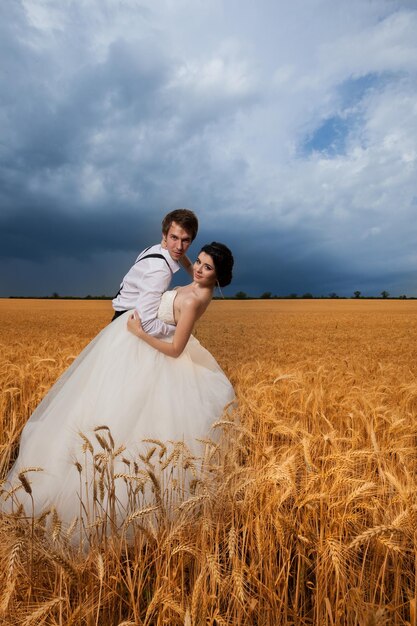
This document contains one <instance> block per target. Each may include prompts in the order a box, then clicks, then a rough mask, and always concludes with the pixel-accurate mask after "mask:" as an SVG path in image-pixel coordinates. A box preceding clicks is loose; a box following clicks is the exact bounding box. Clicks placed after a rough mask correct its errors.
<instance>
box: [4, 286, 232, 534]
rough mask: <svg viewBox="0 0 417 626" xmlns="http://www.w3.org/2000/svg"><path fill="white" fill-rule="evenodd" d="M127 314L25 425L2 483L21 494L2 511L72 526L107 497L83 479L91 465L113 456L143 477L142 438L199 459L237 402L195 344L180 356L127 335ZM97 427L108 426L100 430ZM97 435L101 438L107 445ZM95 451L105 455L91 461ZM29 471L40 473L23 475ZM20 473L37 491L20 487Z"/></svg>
mask: <svg viewBox="0 0 417 626" xmlns="http://www.w3.org/2000/svg"><path fill="white" fill-rule="evenodd" d="M176 293H177V292H176V291H175V290H174V291H167V292H165V293H164V295H163V297H162V300H161V305H160V307H159V311H158V317H159V319H161V320H163V321H164V322H167V323H170V324H173V323H174V313H173V302H174V298H175V295H176ZM128 315H129V313H126V314H124V315H121V316H120V317H119V318H117V319H116V320H115V321H114V322H112V323H111V324H109V325H108V326H106V327H105V328H104V329H103V330H102V331H101V332H100V333H99V334H98V335H97V337H95V339H93V340H92V341H91V343H90V344H89V345H88V346H87V347H86V348H85V349H84V350H83V351H82V352H81V354H80V355H79V356H78V357H77V358H76V359H75V361H74V362H73V363H72V365H71V366H70V367H69V369H68V370H67V371H66V372H65V373H64V374H63V375H62V376H61V378H60V379H58V381H57V382H56V384H55V385H54V386H53V387H52V389H51V390H50V392H49V393H48V394H47V395H46V397H45V398H44V399H43V401H42V402H41V403H40V404H39V406H38V407H37V409H36V410H35V411H34V413H33V414H32V416H31V417H30V419H29V420H28V422H27V424H26V426H25V428H24V430H23V432H22V437H21V441H20V449H19V455H18V458H17V460H16V462H15V464H14V465H13V467H12V469H11V471H10V472H9V475H8V476H7V480H6V485H5V487H6V490H7V489H9V490H10V488H11V487H13V486H19V488H18V490H17V491H16V492H15V493H14V494H13V496H12V497H10V496H9V497H7V498H6V500H5V501H4V502H3V503H2V504H1V508H2V509H3V510H4V511H6V512H11V511H16V509H17V507H18V504H19V503H21V504H23V506H24V510H25V513H26V515H31V514H32V513H34V514H35V516H38V515H40V514H41V513H42V512H43V511H45V510H46V509H48V508H51V506H54V507H55V509H56V511H57V513H58V515H59V517H60V518H61V520H62V521H63V522H64V523H66V524H70V523H71V521H73V520H74V517H75V516H77V515H78V514H79V513H80V511H81V517H82V514H83V512H86V511H87V510H88V507H89V506H90V504H91V503H88V502H86V500H87V499H88V497H90V498H91V494H92V493H93V491H95V497H96V499H97V501H99V500H100V498H99V497H98V496H97V486H96V487H95V488H94V489H93V487H92V486H91V480H92V479H91V478H86V476H88V475H89V474H88V471H89V470H88V468H87V465H86V463H87V464H88V462H89V463H90V464H91V465H94V464H95V465H96V466H97V465H100V463H101V462H102V461H103V458H104V457H106V456H107V461H108V459H109V458H110V459H111V464H112V466H113V471H114V472H115V473H116V474H117V472H119V473H125V474H126V472H132V467H135V468H136V469H135V471H136V472H137V471H138V469H137V467H138V466H137V464H136V462H135V459H137V460H139V457H138V454H139V453H141V452H142V454H143V453H144V450H145V453H146V444H144V443H143V440H144V439H148V438H151V439H154V440H160V441H161V442H167V441H183V442H184V443H185V444H186V446H187V447H188V448H189V449H190V450H191V452H192V454H193V455H199V454H201V452H202V444H201V443H200V442H198V441H196V438H204V437H207V435H208V434H209V431H210V426H211V424H212V423H213V422H214V421H216V420H218V419H219V418H220V417H221V415H222V413H223V410H224V408H225V406H226V405H228V403H230V402H231V401H233V399H234V391H233V388H232V386H231V384H230V382H229V381H228V379H227V378H226V376H225V374H224V372H223V371H222V370H221V368H220V367H219V365H218V364H217V362H216V360H215V359H214V358H213V356H212V355H211V354H210V353H209V352H208V351H207V350H206V349H205V348H203V347H202V346H201V344H200V343H199V341H198V340H197V339H196V338H195V337H193V336H191V337H190V339H189V341H188V343H187V346H186V348H185V350H184V352H183V353H182V354H181V356H179V357H178V358H177V359H174V358H171V357H168V356H165V355H164V354H162V353H161V352H159V351H157V350H155V349H154V348H151V347H150V346H148V345H147V344H146V343H145V342H144V341H141V340H140V339H138V338H137V337H136V336H134V335H133V334H132V333H130V332H129V331H128V330H127V328H126V322H127V316H128ZM100 426H103V427H105V428H104V429H102V430H99V431H96V433H94V429H96V428H97V427H100ZM107 428H108V429H109V431H108V430H107ZM109 432H110V434H111V437H110V436H109ZM80 433H83V435H84V439H83V438H82V437H81V435H80ZM96 434H97V435H99V437H101V439H102V442H101V444H100V445H98V443H97V441H98V438H97V437H96ZM85 438H87V440H88V442H90V444H91V445H89V444H88V443H87V441H86V439H85ZM103 439H104V440H105V441H104V444H103ZM106 442H107V443H106ZM113 442H114V444H113ZM83 445H84V453H83V450H82V446H83ZM122 445H124V446H125V447H126V449H125V450H124V451H123V452H118V454H116V455H115V456H114V455H113V454H112V451H113V452H114V451H115V450H116V449H117V448H118V447H119V448H120V446H122ZM147 445H148V448H149V444H147ZM92 446H94V454H98V457H95V461H94V463H93V462H92V458H93V450H92V449H91V448H92ZM103 446H104V447H103ZM97 448H98V449H97ZM107 448H108V449H107ZM159 449H160V448H159V447H158V450H159ZM100 454H101V456H100ZM88 459H90V461H88ZM128 462H131V465H130V466H129V465H128ZM77 464H78V465H77ZM28 468H42V471H34V470H30V471H25V470H27V469H28ZM81 468H82V469H81ZM90 470H91V468H90ZM22 471H24V479H23V481H24V480H25V478H26V480H27V481H28V482H29V485H30V489H28V488H27V485H26V490H25V488H24V485H22V484H21V483H22V480H21V479H20V478H19V474H20V476H22V474H21V472H22ZM89 481H90V484H89ZM118 483H120V486H119V487H117V494H116V495H117V502H118V511H119V514H118V518H120V517H122V516H123V514H124V512H126V511H129V506H128V504H127V502H126V498H127V496H126V490H129V489H130V487H131V483H130V482H129V481H123V480H119V481H118ZM29 491H31V492H32V493H31V494H30V493H29ZM88 493H89V494H90V496H88V495H87V494H88ZM101 500H103V496H101ZM81 501H82V502H83V504H82V506H81V507H80V503H81ZM133 506H134V504H133Z"/></svg>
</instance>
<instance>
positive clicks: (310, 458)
mask: <svg viewBox="0 0 417 626" xmlns="http://www.w3.org/2000/svg"><path fill="white" fill-rule="evenodd" d="M110 317H111V307H110V303H109V302H103V301H97V302H96V301H63V300H56V301H48V300H0V348H1V354H0V368H1V380H0V384H1V387H0V407H1V411H0V416H1V417H0V420H1V429H0V451H1V455H0V468H1V469H0V471H1V477H2V478H4V476H5V474H6V472H7V470H8V468H9V466H10V463H11V462H12V460H13V458H14V456H15V454H16V449H17V444H18V440H19V435H20V432H21V429H22V427H23V425H24V423H25V421H26V420H27V418H28V417H29V416H30V414H31V412H32V411H33V409H34V408H35V407H36V405H37V404H38V402H39V401H40V399H41V398H42V397H43V396H44V395H45V393H46V392H47V390H48V389H49V388H50V386H51V385H52V384H53V383H54V381H55V380H56V379H57V377H58V376H59V374H60V373H61V372H62V371H64V370H65V368H66V367H67V366H68V365H69V364H70V363H71V361H72V360H73V358H74V357H75V356H76V355H77V354H78V353H79V352H80V351H81V349H82V348H83V347H84V346H85V345H86V344H87V343H88V341H89V340H90V339H91V338H92V337H94V335H95V334H96V333H97V332H98V331H99V330H100V329H101V328H102V327H103V326H104V325H105V324H106V323H107V322H108V321H109V319H110ZM195 334H196V336H197V337H198V339H199V340H200V341H201V343H202V344H203V345H204V346H205V347H207V348H208V349H209V350H210V351H211V352H212V354H213V355H214V356H215V357H216V359H217V360H218V362H219V363H220V365H221V366H222V367H223V369H224V370H225V372H226V374H227V375H228V377H229V378H230V380H231V381H232V383H233V385H234V387H235V390H236V394H237V406H236V407H234V408H233V410H229V412H228V413H226V414H225V416H224V419H222V420H220V422H218V423H217V425H216V426H215V432H216V433H217V439H216V440H215V441H214V442H210V441H207V454H206V459H205V465H204V468H205V469H204V472H201V473H196V472H195V468H194V467H193V463H192V462H191V461H190V459H187V457H186V455H185V456H184V454H180V453H179V452H178V450H177V453H175V449H174V453H172V452H171V453H170V452H169V450H168V449H167V448H165V446H164V442H154V443H153V444H152V445H151V444H149V442H148V444H147V445H148V448H147V453H146V455H144V456H143V458H142V459H141V463H142V466H143V467H144V470H143V473H142V474H141V475H142V476H144V477H145V478H144V481H148V484H149V485H150V487H151V489H149V490H148V493H151V497H150V498H149V501H148V502H146V503H143V505H142V508H136V509H135V510H132V513H131V515H130V518H129V520H128V525H129V528H130V532H131V535H130V539H129V540H127V536H126V532H125V526H124V527H123V528H122V529H120V528H115V529H113V531H112V532H111V533H104V534H103V533H102V532H100V527H99V525H97V524H96V526H94V524H93V525H92V527H93V526H94V527H93V528H92V532H91V541H90V545H89V549H88V550H86V549H85V548H84V549H83V548H82V547H81V546H77V545H76V543H74V542H73V541H71V529H65V528H64V527H63V526H62V524H61V522H60V520H59V518H58V516H57V514H56V512H55V511H54V510H53V509H52V510H51V511H50V512H49V513H46V514H45V516H43V518H41V519H37V520H33V519H30V518H23V517H22V516H21V515H20V516H19V514H16V515H15V516H14V517H13V516H12V517H11V516H7V515H3V516H1V517H0V590H1V591H0V623H1V624H2V625H4V626H9V625H10V626H11V625H13V626H16V625H21V626H23V625H24V626H31V625H35V624H36V625H43V624H45V625H48V626H57V625H60V626H64V625H65V626H69V625H74V626H76V625H77V626H78V625H79V626H98V625H102V626H122V625H123V626H133V625H138V626H139V625H141V626H145V625H147V626H151V625H152V626H162V625H167V626H168V625H169V626H176V625H184V626H200V625H201V626H202V625H203V624H204V625H215V626H223V625H230V626H240V625H244V624H245V625H256V626H277V625H280V624H289V625H300V626H301V625H307V624H315V625H329V626H335V625H346V626H348V625H354V624H358V625H360V626H363V625H365V626H366V625H368V626H371V625H375V626H376V625H384V624H386V625H388V624H395V625H397V624H398V625H399V624H410V625H413V626H416V625H417V607H416V599H417V582H416V559H417V552H416V544H417V496H416V494H417V490H416V470H417V462H416V459H417V456H416V444H417V436H416V435H417V419H416V418H417V377H416V374H417V358H416V357H417V354H416V345H417V302H414V301H391V300H387V301H376V300H375V301H367V300H327V301H325V300H322V301H320V300H312V301H306V300H279V301H272V300H271V301H267V300H265V301H262V300H261V301H244V302H242V301H215V302H213V303H212V304H211V305H210V308H209V310H208V312H207V313H206V315H205V317H204V318H203V319H202V320H201V321H200V322H199V323H198V326H197V328H196V333H195ZM106 436H107V435H106ZM99 439H100V437H99ZM99 439H98V441H99ZM101 440H102V448H103V450H102V452H103V454H101V456H100V458H101V459H102V458H104V456H106V458H107V459H108V458H111V457H112V455H113V456H114V455H116V454H118V453H119V451H117V450H114V449H113V448H112V446H111V440H110V439H109V438H107V439H106V440H104V435H103V437H101ZM216 442H217V443H216ZM99 443H100V442H99ZM87 447H88V446H87ZM104 452H105V453H106V454H104ZM184 459H185V460H184ZM156 469H158V470H160V471H159V473H158V474H156ZM164 472H165V475H164ZM187 472H188V473H190V472H191V475H192V480H193V483H194V486H193V492H192V495H188V496H187V497H185V498H183V499H182V500H181V498H180V497H179V495H178V494H180V493H181V491H179V490H178V481H179V480H181V479H183V480H188V479H187V478H186V475H187ZM106 476H107V482H106V483H103V484H102V489H107V490H109V491H110V492H111V489H112V484H113V483H112V481H114V480H116V479H117V477H114V476H112V475H111V474H110V473H108V474H106ZM158 476H159V477H158ZM24 481H25V477H23V478H22V483H24ZM21 487H22V488H25V485H24V484H22V485H21ZM174 493H175V494H176V495H175V497H174V496H173V494H174ZM96 497H100V495H97V496H96ZM135 502H136V501H135ZM132 532H133V539H132Z"/></svg>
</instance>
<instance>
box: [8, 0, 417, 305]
mask: <svg viewBox="0 0 417 626" xmlns="http://www.w3.org/2000/svg"><path fill="white" fill-rule="evenodd" d="M416 79H417V2H416V1H415V0H409V1H407V0H403V1H400V0H398V1H395V0H375V1H374V0H340V1H338V2H334V0H292V2H284V1H281V0H260V1H258V2H257V3H253V2H251V1H250V0H227V1H226V0H223V1H220V0H210V2H203V1H202V0H201V1H200V0H175V1H174V0H152V1H151V0H149V1H143V2H139V1H138V0H73V1H71V2H70V1H69V0H61V1H59V2H57V1H56V0H5V1H4V2H2V3H1V4H0V259H1V266H2V272H1V277H0V295H3V296H8V295H47V294H50V293H52V292H53V291H57V292H59V293H60V294H77V295H86V294H88V293H90V294H96V295H99V294H103V293H105V294H109V295H110V294H112V293H113V292H115V291H117V288H118V283H119V282H120V280H121V278H122V276H123V274H124V273H125V271H126V270H127V269H128V268H129V265H130V263H131V261H133V260H134V258H135V256H136V255H137V253H138V252H139V251H140V250H141V249H142V248H143V247H145V246H146V245H150V244H152V243H155V242H157V241H158V238H159V235H160V221H161V219H162V217H163V215H164V213H165V212H166V211H168V210H171V209H173V208H177V207H181V206H186V207H189V208H192V209H194V210H195V211H196V212H197V214H198V216H199V218H200V233H199V236H198V240H197V242H196V244H194V246H193V248H192V253H191V256H193V255H195V254H196V253H197V252H198V245H199V244H202V243H205V242H206V241H210V240H212V239H216V240H220V241H224V242H225V243H227V244H228V245H230V247H231V248H232V249H233V252H234V254H235V259H236V271H235V280H234V283H233V284H232V285H231V286H230V287H229V288H228V289H226V293H228V294H233V293H235V292H236V291H238V290H245V291H247V292H249V293H251V294H253V295H259V294H260V293H262V292H263V291H267V290H268V291H271V292H272V293H274V294H280V295H284V294H289V293H294V292H295V293H298V294H302V293H304V292H307V291H310V292H312V293H314V294H316V295H321V294H324V295H327V294H328V293H330V292H336V293H338V294H339V295H351V294H352V292H353V291H354V290H356V289H359V290H361V291H362V292H363V293H364V294H368V295H372V294H373V295H375V294H376V295H378V294H379V293H380V292H381V291H382V290H383V289H386V290H388V291H389V292H390V293H391V294H392V295H399V294H402V293H406V294H408V295H417V271H416V270H417V252H416V250H417V245H416V243H417V219H416V213H417V211H416V208H417V172H416V169H417V167H416V165H417V80H416ZM183 279H184V280H185V275H184V277H183Z"/></svg>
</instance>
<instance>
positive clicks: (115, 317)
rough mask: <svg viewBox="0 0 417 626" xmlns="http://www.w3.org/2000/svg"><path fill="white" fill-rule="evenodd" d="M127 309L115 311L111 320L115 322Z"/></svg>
mask: <svg viewBox="0 0 417 626" xmlns="http://www.w3.org/2000/svg"><path fill="white" fill-rule="evenodd" d="M123 313H126V311H115V312H114V315H113V317H112V318H111V320H110V321H111V322H114V320H116V319H117V318H118V317H119V316H120V315H123Z"/></svg>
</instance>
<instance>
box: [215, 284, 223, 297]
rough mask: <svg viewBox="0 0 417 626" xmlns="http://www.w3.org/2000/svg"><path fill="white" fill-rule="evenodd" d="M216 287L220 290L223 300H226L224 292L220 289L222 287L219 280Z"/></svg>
mask: <svg viewBox="0 0 417 626" xmlns="http://www.w3.org/2000/svg"><path fill="white" fill-rule="evenodd" d="M216 287H217V288H218V290H219V291H220V295H221V297H222V298H223V300H224V295H223V292H222V290H221V289H220V285H219V281H218V280H216Z"/></svg>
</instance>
